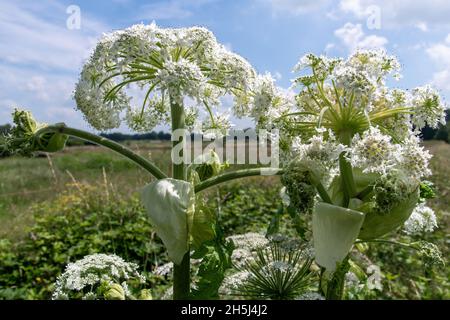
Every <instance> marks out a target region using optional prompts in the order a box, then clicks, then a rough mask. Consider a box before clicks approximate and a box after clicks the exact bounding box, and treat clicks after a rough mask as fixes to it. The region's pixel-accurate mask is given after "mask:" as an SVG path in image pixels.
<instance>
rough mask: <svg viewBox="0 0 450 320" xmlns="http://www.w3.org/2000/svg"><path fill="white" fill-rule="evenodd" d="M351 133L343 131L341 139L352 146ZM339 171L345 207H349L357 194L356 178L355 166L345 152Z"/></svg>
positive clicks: (340, 158) (341, 157) (340, 159)
mask: <svg viewBox="0 0 450 320" xmlns="http://www.w3.org/2000/svg"><path fill="white" fill-rule="evenodd" d="M351 138H352V137H351V133H350V132H348V131H342V132H341V133H340V141H341V142H342V143H343V144H345V145H346V146H350V142H351ZM339 171H340V174H341V179H342V189H343V191H344V207H348V205H349V202H350V199H351V198H353V197H355V196H356V185H355V179H354V178H353V168H352V165H351V164H350V162H349V161H348V160H347V159H346V158H345V152H342V153H341V154H340V156H339Z"/></svg>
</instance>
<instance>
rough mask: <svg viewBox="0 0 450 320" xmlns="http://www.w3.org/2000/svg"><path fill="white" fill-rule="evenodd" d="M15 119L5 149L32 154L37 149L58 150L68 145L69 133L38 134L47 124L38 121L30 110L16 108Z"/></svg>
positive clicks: (27, 154) (22, 153)
mask: <svg viewBox="0 0 450 320" xmlns="http://www.w3.org/2000/svg"><path fill="white" fill-rule="evenodd" d="M13 121H14V124H15V126H14V127H13V128H12V129H11V134H10V135H9V136H7V137H6V144H5V147H4V148H5V151H8V152H10V153H17V154H21V155H24V156H30V155H32V154H33V153H34V152H36V151H43V152H56V151H59V150H62V149H63V148H64V147H65V145H66V141H67V139H68V136H67V135H64V134H61V133H58V132H47V133H44V134H42V135H38V134H37V133H38V132H39V130H40V129H43V128H45V127H46V126H47V125H46V124H43V123H37V122H36V121H35V120H34V118H33V115H32V114H31V112H29V111H25V110H18V109H16V110H14V113H13Z"/></svg>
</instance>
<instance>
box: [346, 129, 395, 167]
mask: <svg viewBox="0 0 450 320" xmlns="http://www.w3.org/2000/svg"><path fill="white" fill-rule="evenodd" d="M397 159H398V153H397V148H396V146H395V145H394V144H393V143H392V142H391V137H390V136H387V135H384V134H382V133H381V132H380V130H379V129H378V128H375V127H370V128H369V130H367V131H365V132H364V133H363V134H362V137H360V136H359V135H356V136H355V137H354V138H353V141H352V148H351V152H350V155H349V160H350V162H351V164H352V165H353V166H355V167H358V168H361V169H363V172H365V173H367V172H376V173H381V174H386V172H387V171H388V170H389V169H390V168H392V167H393V166H394V165H395V164H396V163H397Z"/></svg>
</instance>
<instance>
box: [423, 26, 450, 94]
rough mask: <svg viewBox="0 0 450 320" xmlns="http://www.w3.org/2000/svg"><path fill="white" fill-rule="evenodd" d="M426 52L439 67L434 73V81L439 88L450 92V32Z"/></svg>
mask: <svg viewBox="0 0 450 320" xmlns="http://www.w3.org/2000/svg"><path fill="white" fill-rule="evenodd" d="M426 53H427V54H428V56H429V57H430V59H431V60H432V61H433V62H434V63H435V65H436V66H437V67H438V68H439V70H438V71H437V72H435V73H434V74H433V79H432V83H433V84H434V85H435V86H436V87H437V88H439V89H441V90H445V91H447V92H450V72H449V69H450V34H449V35H448V36H447V37H446V39H445V40H444V41H443V42H440V43H436V44H433V45H431V46H429V47H428V48H427V49H426Z"/></svg>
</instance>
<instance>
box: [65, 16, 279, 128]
mask: <svg viewBox="0 0 450 320" xmlns="http://www.w3.org/2000/svg"><path fill="white" fill-rule="evenodd" d="M256 79H257V76H256V72H255V71H254V69H253V68H252V67H251V65H250V64H249V63H248V62H247V61H246V60H245V59H243V58H242V57H240V56H238V55H236V54H234V53H232V52H230V51H228V50H227V49H226V48H225V47H224V46H223V45H221V44H219V43H218V42H217V40H216V38H215V37H214V35H213V34H212V33H211V32H210V31H209V30H207V29H205V28H201V27H192V28H178V29H170V28H167V29H164V28H159V27H158V26H156V25H155V24H154V23H153V24H150V25H144V24H138V25H134V26H132V27H130V28H127V29H125V30H119V31H115V32H112V33H109V34H105V35H104V36H103V38H102V39H101V40H100V41H99V43H98V44H97V46H96V48H95V50H94V52H93V54H92V56H91V57H90V59H89V61H88V62H87V63H86V64H85V65H84V67H83V70H82V72H81V76H80V80H79V82H78V84H77V86H76V89H75V94H74V96H75V100H76V102H77V108H78V109H79V110H80V111H81V112H82V113H83V114H84V116H85V118H86V120H87V121H88V122H89V124H90V125H92V126H93V127H94V128H96V129H99V130H104V129H112V128H117V127H119V126H120V124H121V122H122V121H123V120H125V122H126V123H127V125H128V126H129V127H130V128H131V129H132V130H135V131H145V130H150V129H151V128H153V127H154V126H155V125H157V124H161V123H166V122H167V120H168V119H169V116H170V105H171V104H179V105H180V104H182V103H183V102H184V99H185V98H190V101H194V102H195V103H196V108H198V106H202V107H204V108H205V109H206V110H207V111H208V113H209V114H212V109H213V108H214V107H216V106H218V105H219V104H220V97H222V96H224V95H227V94H231V95H232V96H234V97H235V106H234V110H235V113H236V115H238V116H242V115H248V114H249V113H250V112H251V110H252V109H254V110H256V109H261V108H262V109H264V106H259V104H262V103H267V101H266V100H264V99H259V98H257V96H258V94H259V93H257V94H255V95H254V96H255V98H253V100H252V99H250V98H249V97H250V93H251V91H252V88H253V87H254V83H255V81H256ZM259 82H260V81H256V83H259ZM136 88H137V89H141V90H143V93H144V94H143V101H142V102H141V103H139V104H136V103H134V102H133V99H132V95H130V93H132V92H133V90H134V89H136ZM251 100H252V101H251ZM255 103H256V104H258V106H257V107H255V106H254V104H255ZM270 103H272V104H276V103H275V102H270ZM123 114H125V115H123ZM196 114H198V113H191V114H190V115H191V116H194V115H196ZM194 117H195V116H194ZM190 120H191V122H193V121H192V120H194V119H190ZM210 121H211V122H213V124H214V119H210Z"/></svg>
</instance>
